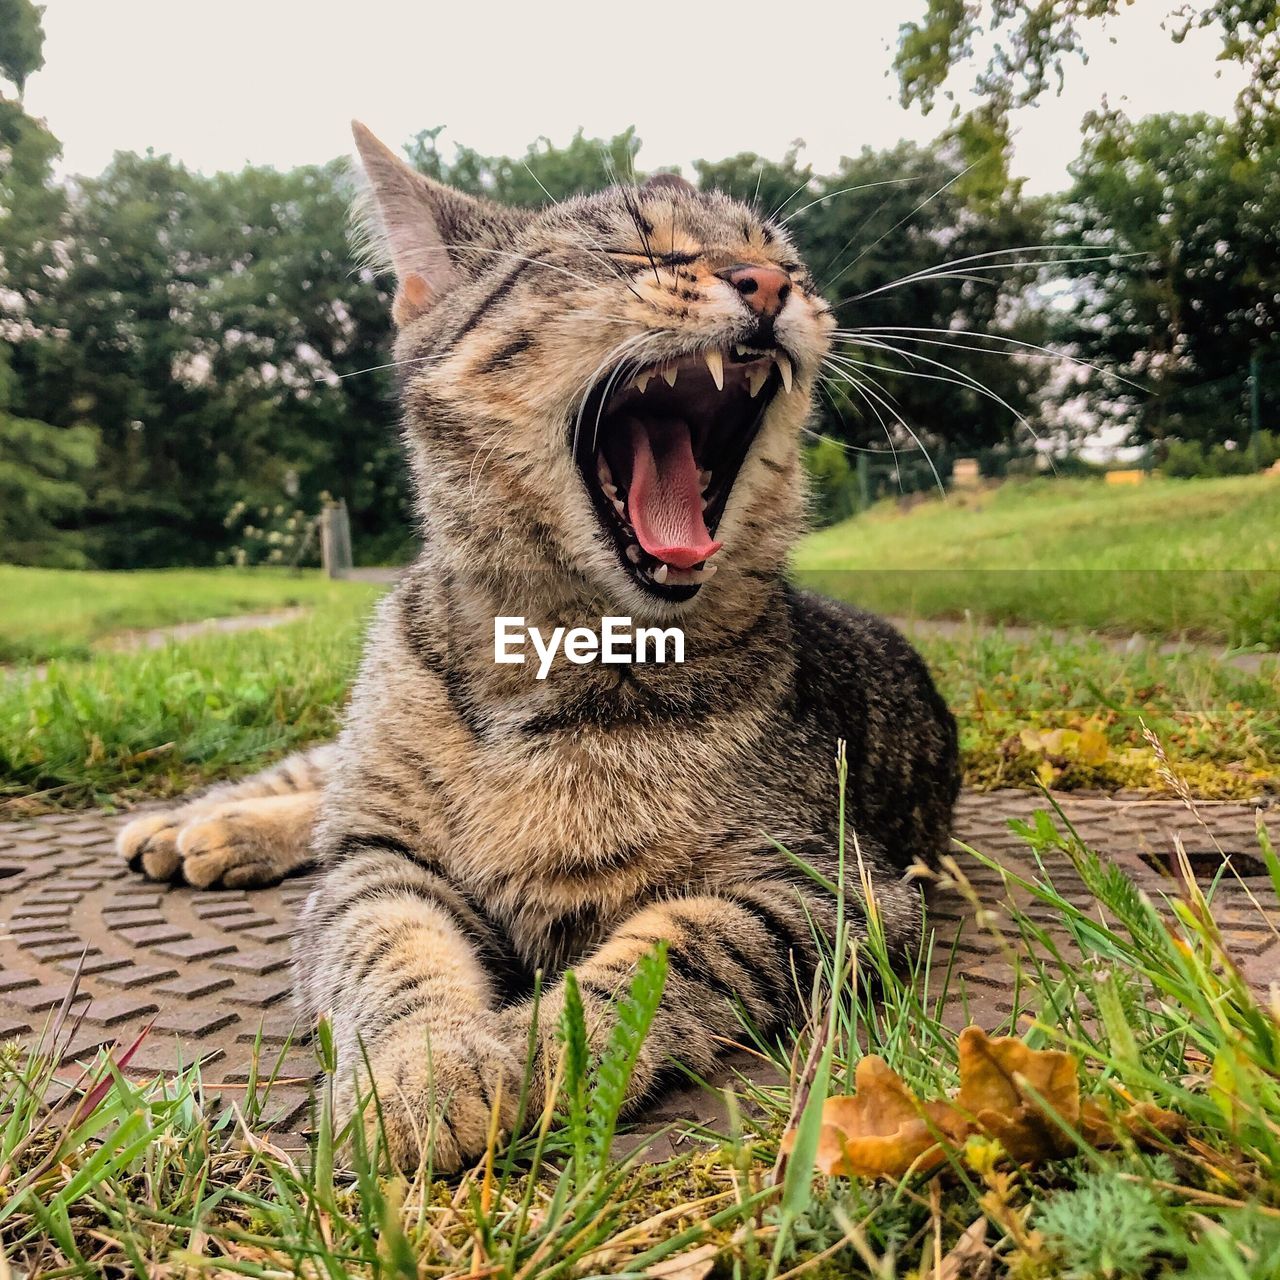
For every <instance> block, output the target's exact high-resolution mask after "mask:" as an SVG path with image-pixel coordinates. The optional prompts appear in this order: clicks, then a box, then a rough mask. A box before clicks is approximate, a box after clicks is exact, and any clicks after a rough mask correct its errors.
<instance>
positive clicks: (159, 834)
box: [116, 792, 317, 889]
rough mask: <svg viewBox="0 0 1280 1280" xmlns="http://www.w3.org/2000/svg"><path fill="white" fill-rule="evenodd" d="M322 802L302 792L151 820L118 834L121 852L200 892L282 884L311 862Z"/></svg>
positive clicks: (154, 873) (133, 863)
mask: <svg viewBox="0 0 1280 1280" xmlns="http://www.w3.org/2000/svg"><path fill="white" fill-rule="evenodd" d="M316 800H317V794H316V793H314V792H299V793H297V794H295V795H285V796H261V797H254V798H252V799H246V800H230V801H226V802H225V803H222V804H217V803H211V802H208V801H204V802H200V803H197V804H194V805H188V806H184V807H182V808H178V809H171V810H168V811H167V812H164V813H152V814H147V815H146V816H145V817H141V818H135V819H134V821H132V822H131V823H129V824H128V826H126V827H125V828H124V829H123V830H122V831H121V832H120V835H119V836H118V837H117V840H116V847H117V849H118V850H119V852H120V856H121V857H122V858H124V860H125V861H126V862H127V863H128V864H129V866H130V867H131V868H132V869H133V870H134V871H140V872H142V874H143V875H145V876H146V877H147V878H148V879H149V880H181V881H183V882H185V883H186V884H189V885H193V886H195V887H196V888H198V889H209V888H227V889H248V888H258V887H261V886H262V885H269V884H276V883H277V882H278V881H280V880H282V879H283V878H284V877H285V876H287V875H289V874H290V872H292V871H295V870H297V869H298V868H299V867H301V866H303V865H304V864H305V863H306V861H307V859H308V857H309V852H308V850H309V844H310V838H311V829H312V825H313V823H314V820H315V809H316Z"/></svg>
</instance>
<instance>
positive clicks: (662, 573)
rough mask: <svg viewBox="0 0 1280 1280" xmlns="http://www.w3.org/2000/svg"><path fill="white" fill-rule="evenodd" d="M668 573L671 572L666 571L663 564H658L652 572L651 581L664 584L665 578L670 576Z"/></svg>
mask: <svg viewBox="0 0 1280 1280" xmlns="http://www.w3.org/2000/svg"><path fill="white" fill-rule="evenodd" d="M670 573H671V570H670V569H668V568H667V566H666V565H665V564H660V565H659V566H658V567H657V568H656V569H655V570H654V571H653V580H654V582H666V580H667V577H668V576H669V575H670Z"/></svg>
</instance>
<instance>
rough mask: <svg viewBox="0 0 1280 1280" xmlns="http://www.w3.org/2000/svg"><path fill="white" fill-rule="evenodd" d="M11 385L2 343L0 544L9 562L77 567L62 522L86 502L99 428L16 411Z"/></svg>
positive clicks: (79, 555)
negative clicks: (50, 420)
mask: <svg viewBox="0 0 1280 1280" xmlns="http://www.w3.org/2000/svg"><path fill="white" fill-rule="evenodd" d="M12 391H13V376H12V373H11V371H10V368H9V353H8V348H7V346H6V345H5V344H4V343H0V548H2V549H3V554H4V558H5V559H6V560H8V561H10V562H11V563H13V564H38V565H47V566H50V567H57V568H63V569H73V568H81V567H83V565H84V564H85V557H84V553H83V551H82V550H81V541H82V540H81V539H80V537H79V536H78V534H76V533H75V532H72V531H69V530H67V529H65V528H63V527H61V526H62V524H63V522H65V521H67V520H69V519H71V518H73V517H75V516H76V515H78V514H79V512H80V511H81V510H82V509H83V508H84V506H85V504H86V503H87V502H88V495H87V493H86V492H85V484H86V482H87V480H88V478H89V476H90V474H91V470H92V467H93V464H94V462H95V460H96V458H97V452H98V438H97V434H96V433H95V432H94V430H93V429H92V428H91V427H88V426H83V425H77V426H72V427H52V426H50V425H49V424H48V423H45V422H35V421H33V420H32V419H29V418H18V417H15V416H14V415H13V414H11V413H10V412H9V411H8V409H9V404H10V402H11V398H12ZM2 651H3V649H2V646H0V652H2Z"/></svg>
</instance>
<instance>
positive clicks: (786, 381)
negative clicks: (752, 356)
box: [773, 352, 791, 395]
mask: <svg viewBox="0 0 1280 1280" xmlns="http://www.w3.org/2000/svg"><path fill="white" fill-rule="evenodd" d="M773 358H774V359H775V360H776V361H777V362H778V372H779V373H781V374H782V389H783V390H784V391H785V392H786V393H787V395H790V394H791V361H790V360H788V359H787V357H786V356H784V355H782V353H781V352H779V353H777V354H775V355H774V357H773Z"/></svg>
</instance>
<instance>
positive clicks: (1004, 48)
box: [894, 0, 1280, 123]
mask: <svg viewBox="0 0 1280 1280" xmlns="http://www.w3.org/2000/svg"><path fill="white" fill-rule="evenodd" d="M1131 3H1132V0H925V2H924V8H925V12H924V16H923V17H922V18H921V19H920V20H919V21H917V22H907V23H904V24H903V25H902V27H901V29H900V36H899V43H898V52H897V55H896V57H895V59H894V69H895V70H896V71H897V73H898V81H899V84H900V86H901V96H902V102H903V105H909V104H910V103H913V102H914V103H918V104H919V105H920V106H922V107H923V108H924V109H925V111H929V110H931V109H932V108H933V106H934V103H935V101H936V98H937V94H938V93H939V91H940V90H943V88H944V86H945V85H946V84H947V82H948V81H949V80H950V78H951V75H952V73H953V71H954V70H955V68H956V67H957V65H958V64H960V63H962V62H964V61H965V60H967V59H968V58H970V57H971V56H972V55H973V54H974V52H975V49H976V47H977V45H978V43H979V42H980V40H981V38H982V36H983V34H984V32H986V33H989V34H990V35H991V36H992V37H993V38H992V40H991V41H990V47H991V51H990V54H989V55H988V57H987V61H986V63H985V65H981V66H980V68H979V70H978V74H977V78H976V80H975V83H974V85H973V89H974V92H975V93H977V94H978V95H979V97H981V98H982V99H983V101H984V103H985V104H986V105H985V107H984V109H983V114H985V115H986V116H987V117H988V118H989V119H990V120H992V121H996V122H1001V123H1002V122H1004V121H1005V119H1006V118H1007V116H1008V113H1009V111H1010V109H1012V108H1014V107H1020V106H1026V105H1028V104H1029V103H1032V102H1034V101H1035V100H1036V99H1037V98H1038V97H1040V95H1041V94H1042V93H1044V92H1045V91H1046V90H1047V89H1048V88H1049V86H1050V84H1051V83H1056V84H1057V85H1058V86H1059V87H1060V86H1061V84H1062V81H1063V79H1064V76H1065V68H1066V63H1067V61H1068V60H1069V59H1071V58H1073V57H1080V56H1082V55H1083V53H1084V38H1083V32H1084V30H1085V29H1086V28H1087V27H1088V26H1089V25H1090V24H1097V23H1098V22H1099V21H1101V20H1103V19H1106V18H1109V17H1114V16H1115V15H1116V14H1117V13H1119V11H1120V10H1121V9H1122V8H1124V7H1127V6H1128V5H1129V4H1131ZM1168 15H1169V16H1168V20H1167V22H1166V23H1165V27H1166V30H1167V31H1168V32H1169V35H1170V37H1171V38H1172V39H1173V40H1175V41H1182V40H1185V39H1186V37H1187V35H1188V34H1189V33H1190V32H1191V31H1192V30H1197V29H1199V30H1204V29H1210V28H1217V29H1218V30H1219V31H1220V32H1221V35H1222V57H1223V58H1225V59H1229V60H1230V61H1233V62H1238V63H1240V64H1241V65H1243V66H1244V67H1245V68H1246V69H1247V71H1248V73H1249V83H1248V85H1247V86H1246V87H1245V89H1244V91H1243V93H1242V95H1241V97H1240V101H1239V104H1238V106H1239V114H1240V119H1241V121H1244V120H1250V121H1255V122H1265V121H1269V120H1270V121H1274V118H1275V113H1276V108H1277V96H1278V95H1280V7H1277V6H1276V4H1275V3H1274V0H1209V2H1207V3H1206V2H1205V0H1201V2H1200V3H1192V2H1191V0H1185V2H1183V3H1171V4H1170V5H1169V9H1168Z"/></svg>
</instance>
